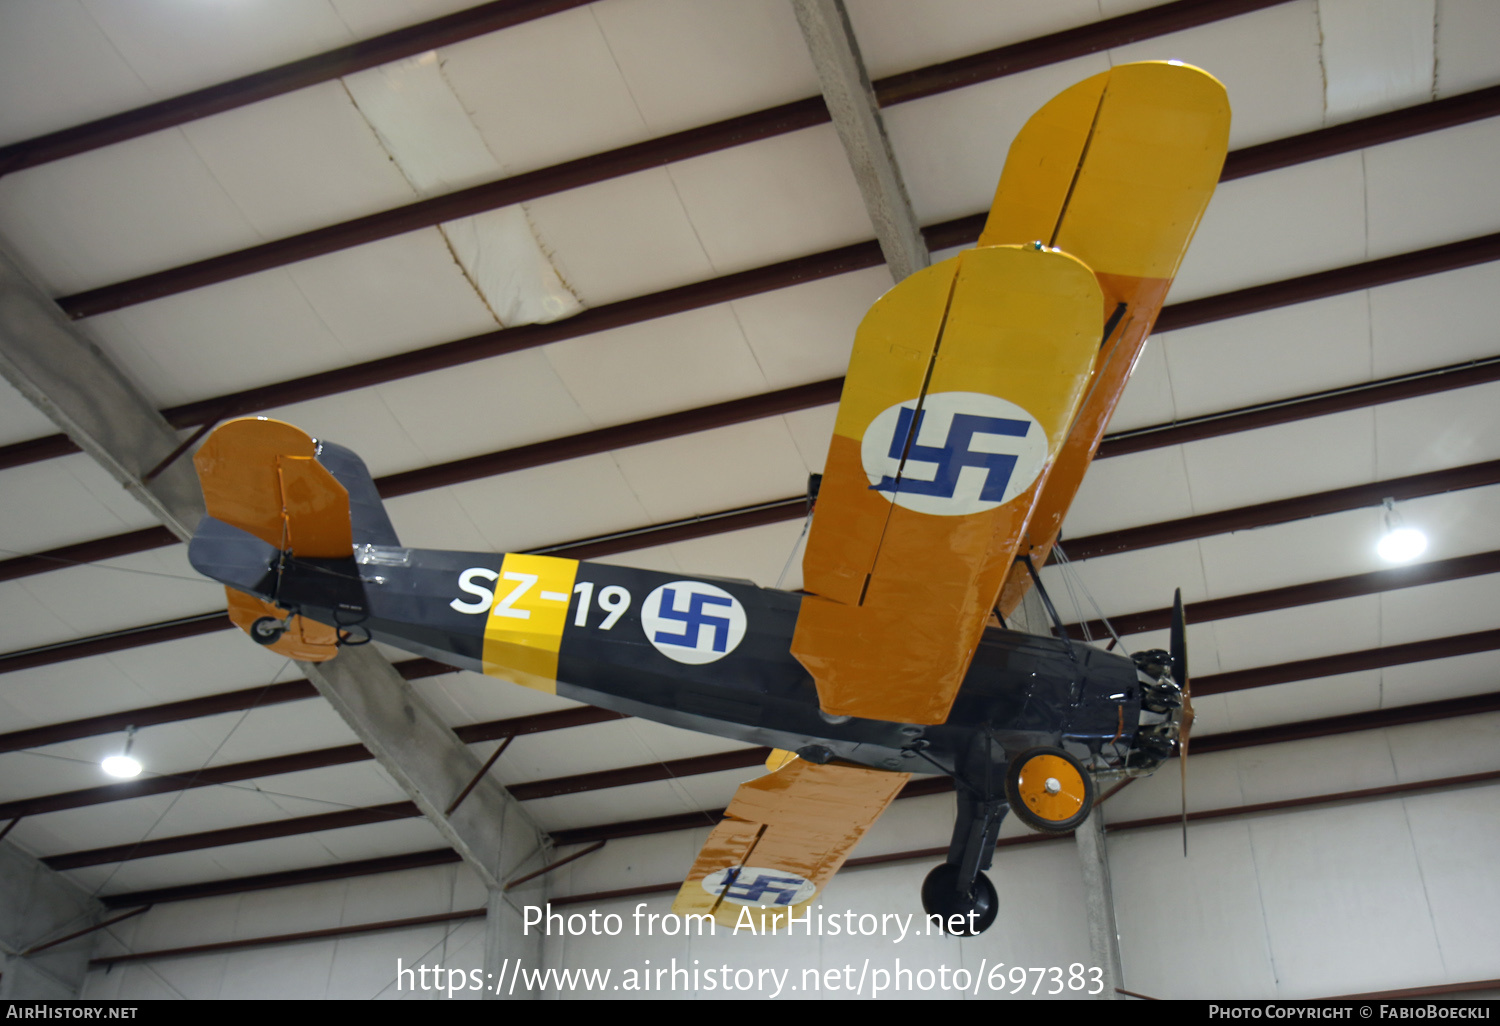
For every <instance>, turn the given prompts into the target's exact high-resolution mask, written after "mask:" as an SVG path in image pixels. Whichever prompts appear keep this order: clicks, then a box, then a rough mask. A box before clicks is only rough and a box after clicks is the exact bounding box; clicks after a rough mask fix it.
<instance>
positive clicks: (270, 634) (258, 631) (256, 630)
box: [249, 616, 286, 645]
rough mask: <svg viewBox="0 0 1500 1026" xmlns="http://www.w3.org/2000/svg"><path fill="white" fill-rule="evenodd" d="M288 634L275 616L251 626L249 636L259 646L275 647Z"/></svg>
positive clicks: (267, 617)
mask: <svg viewBox="0 0 1500 1026" xmlns="http://www.w3.org/2000/svg"><path fill="white" fill-rule="evenodd" d="M285 633H286V627H285V626H283V625H282V622H281V621H280V620H278V619H276V618H275V617H274V616H263V617H261V618H260V619H259V620H256V621H255V622H254V623H252V624H251V625H250V630H249V634H250V637H251V638H252V639H253V640H254V641H255V643H256V644H257V645H274V644H276V642H278V641H280V640H281V636H282V635H283V634H285Z"/></svg>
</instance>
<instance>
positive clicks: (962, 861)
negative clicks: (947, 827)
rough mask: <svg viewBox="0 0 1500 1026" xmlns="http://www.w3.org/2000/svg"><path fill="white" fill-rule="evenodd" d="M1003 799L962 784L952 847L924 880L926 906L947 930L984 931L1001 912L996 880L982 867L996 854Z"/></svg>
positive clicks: (959, 932) (957, 933)
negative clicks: (984, 796)
mask: <svg viewBox="0 0 1500 1026" xmlns="http://www.w3.org/2000/svg"><path fill="white" fill-rule="evenodd" d="M1006 808H1007V807H1006V803H1005V800H1004V799H1003V798H999V799H981V798H979V797H977V796H975V795H972V794H970V793H969V792H968V791H966V790H964V789H962V788H960V790H959V792H958V821H957V822H956V823H955V824H954V825H953V840H952V842H951V843H950V844H949V846H948V861H947V862H945V863H943V864H942V865H941V866H938V867H936V868H935V869H933V871H932V872H930V873H928V874H927V879H926V880H924V881H923V882H922V908H923V909H924V910H925V911H926V912H927V914H928V915H929V916H932V915H936V916H940V917H941V918H942V923H941V926H942V929H943V932H945V933H948V934H951V935H953V936H956V937H972V936H974V935H976V934H981V933H983V932H984V931H985V930H988V929H989V928H990V925H991V924H992V923H994V921H995V916H996V914H997V913H998V912H999V911H1000V902H999V897H998V895H996V893H995V885H994V884H992V883H990V879H989V877H987V876H985V875H984V872H983V871H984V870H986V869H989V868H990V862H991V861H992V860H993V858H994V855H995V841H996V840H997V839H998V838H999V836H1000V824H1001V822H1003V821H1004V819H1005V812H1006Z"/></svg>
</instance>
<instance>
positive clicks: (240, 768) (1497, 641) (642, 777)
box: [0, 630, 1500, 819]
mask: <svg viewBox="0 0 1500 1026" xmlns="http://www.w3.org/2000/svg"><path fill="white" fill-rule="evenodd" d="M1497 649H1500V630H1490V631H1475V632H1472V633H1469V634H1460V635H1454V636H1452V637H1446V638H1432V639H1429V640H1426V641H1421V642H1415V643H1410V644H1402V645H1386V646H1381V647H1377V648H1370V649H1362V650H1360V651H1355V652H1341V653H1339V654H1337V655H1331V656H1319V657H1316V658H1311V659H1298V660H1293V661H1290V662H1285V663H1277V664H1274V665H1268V666H1258V667H1252V668H1250V669H1246V670H1235V671H1231V672H1227V673H1217V674H1209V675H1205V676H1202V677H1198V678H1196V679H1195V680H1194V681H1193V688H1194V691H1195V692H1196V693H1198V694H1199V695H1200V696H1205V697H1206V696H1208V695H1216V694H1221V693H1225V692H1229V691H1242V690H1245V689H1247V688H1256V687H1268V686H1271V685H1273V684H1286V683H1291V682H1293V681H1300V680H1315V679H1319V678H1324V677H1334V676H1338V675H1340V674H1345V673H1356V672H1359V671H1361V670H1370V669H1381V668H1386V667H1391V666H1401V665H1407V664H1411V663H1422V662H1429V661H1431V660H1434V659H1446V658H1452V657H1456V656H1463V655H1473V654H1475V653H1478V652H1490V651H1495V650H1497ZM591 714H602V716H601V719H621V718H624V717H621V716H620V715H619V714H616V713H604V712H603V711H602V710H595V709H591V708H589V707H583V708H581V709H570V710H563V711H561V712H560V713H558V714H555V715H556V717H557V718H556V719H555V720H554V721H553V722H552V723H551V724H549V728H550V729H566V728H567V727H572V726H581V725H584V724H586V723H589V722H595V721H593V720H591V719H590V718H589V717H590V715H591ZM568 715H571V716H572V717H575V718H578V719H577V722H569V721H568V719H567V716H568ZM506 722H507V721H504V720H502V721H498V723H496V724H475V725H473V726H471V727H469V728H460V729H459V731H458V732H457V733H459V734H460V736H464V735H465V734H468V735H469V736H468V737H465V740H471V739H472V740H478V738H473V735H474V734H479V733H490V732H492V731H494V730H495V729H501V730H503V729H505V726H504V725H505V724H506ZM486 728H488V730H486ZM485 740H493V737H487V738H485ZM770 751H771V750H770V749H769V748H748V749H739V750H734V751H728V752H716V753H713V754H710V755H700V756H689V757H686V758H682V759H672V760H666V761H662V760H658V761H656V762H649V763H643V764H640V765H636V766H623V767H616V768H614V769H606V770H599V771H595V772H590V773H580V774H575V775H572V776H567V777H555V778H551V779H547V780H537V781H530V782H527V783H520V784H512V785H510V787H509V791H510V794H512V795H513V796H514V797H515V799H516V800H518V801H531V800H534V799H538V798H555V797H558V796H559V795H565V794H578V793H580V792H583V791H596V790H603V789H607V788H612V787H625V786H628V785H631V784H642V783H650V782H654V781H660V780H673V779H677V778H679V777H688V776H697V775H701V774H706V773H718V772H722V771H724V770H732V769H747V768H749V767H752V766H756V765H758V764H760V763H763V762H764V761H765V759H766V757H767V756H768V755H769V754H770ZM370 757H371V756H370V754H369V753H368V752H367V751H365V749H364V748H363V747H362V746H360V745H357V744H356V745H339V746H335V747H332V748H321V749H317V750H315V751H310V752H299V753H296V754H292V755H278V756H271V757H269V758H265V759H255V760H251V761H249V762H241V763H230V764H226V765H222V766H212V767H206V768H203V769H199V770H189V771H184V772H181V773H175V774H172V773H164V774H161V775H159V776H155V777H151V778H147V779H143V780H134V781H129V782H126V783H121V784H106V785H104V786H102V787H90V788H83V789H81V790H77V791H66V792H62V793H59V794H52V795H41V796H38V797H35V798H21V799H16V800H14V801H9V802H4V803H0V819H13V818H17V817H27V816H40V815H45V814H46V813H49V812H61V811H64V810H67V809H77V808H84V807H87V806H90V805H101V804H105V803H109V802H116V801H126V800H128V799H131V798H140V797H144V796H147V795H153V794H169V793H172V792H176V791H185V790H191V789H193V788H198V787H210V786H213V785H216V784H229V783H234V782H236V781H240V780H251V779H256V778H261V777H269V776H276V775H279V774H283V773H298V772H303V771H305V770H309V769H321V768H325V767H328V766H341V765H347V764H349V763H355V762H362V761H364V760H366V759H369V758H370Z"/></svg>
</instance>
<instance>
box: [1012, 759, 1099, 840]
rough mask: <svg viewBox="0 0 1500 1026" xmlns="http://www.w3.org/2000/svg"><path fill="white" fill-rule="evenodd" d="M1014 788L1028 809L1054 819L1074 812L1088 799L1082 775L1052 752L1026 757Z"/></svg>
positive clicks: (1052, 820)
mask: <svg viewBox="0 0 1500 1026" xmlns="http://www.w3.org/2000/svg"><path fill="white" fill-rule="evenodd" d="M1016 790H1017V791H1018V792H1019V793H1020V795H1021V800H1022V801H1023V802H1025V803H1026V807H1027V808H1028V809H1030V810H1031V811H1032V812H1034V813H1036V814H1037V815H1038V816H1040V817H1041V818H1042V819H1045V820H1050V821H1051V822H1054V823H1061V822H1063V821H1064V820H1067V819H1070V818H1071V817H1073V816H1076V815H1077V814H1078V812H1079V810H1081V809H1082V808H1083V807H1084V802H1086V801H1087V800H1088V790H1087V787H1086V785H1085V783H1084V780H1083V775H1082V774H1080V773H1079V772H1078V771H1077V770H1076V769H1074V768H1073V765H1072V764H1071V763H1069V762H1068V761H1067V760H1066V759H1059V758H1058V757H1057V756H1055V755H1038V756H1035V757H1033V758H1031V759H1027V760H1026V764H1025V765H1024V766H1022V767H1021V774H1020V778H1019V779H1018V780H1017V781H1016Z"/></svg>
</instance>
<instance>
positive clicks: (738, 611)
mask: <svg viewBox="0 0 1500 1026" xmlns="http://www.w3.org/2000/svg"><path fill="white" fill-rule="evenodd" d="M641 629H642V630H644V631H645V632H646V640H647V641H649V642H651V644H652V645H654V646H655V647H656V650H657V651H658V652H660V653H661V654H662V655H664V656H666V657H667V658H668V659H675V660H676V661H677V662H679V663H693V664H698V663H711V662H714V661H715V660H717V659H723V658H724V657H725V656H727V655H728V654H729V653H731V652H733V651H734V650H735V649H736V648H738V647H739V643H740V642H741V641H743V640H744V638H745V607H744V606H742V605H740V602H739V599H737V598H735V597H734V596H733V595H731V594H729V592H727V591H725V590H724V589H723V588H716V587H714V586H713V585H712V584H705V583H704V582H702V581H673V582H672V583H671V584H663V585H662V586H661V587H660V588H657V589H656V590H655V591H653V592H652V593H651V594H650V595H647V596H646V604H645V605H644V606H642V607H641Z"/></svg>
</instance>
